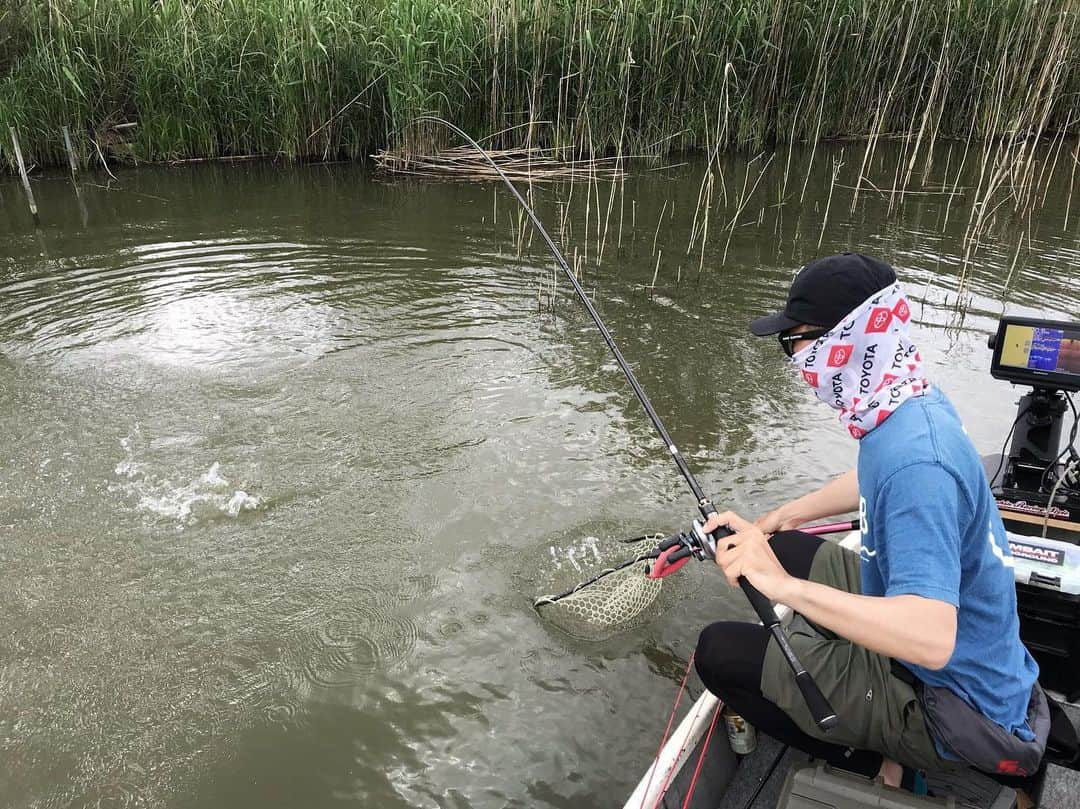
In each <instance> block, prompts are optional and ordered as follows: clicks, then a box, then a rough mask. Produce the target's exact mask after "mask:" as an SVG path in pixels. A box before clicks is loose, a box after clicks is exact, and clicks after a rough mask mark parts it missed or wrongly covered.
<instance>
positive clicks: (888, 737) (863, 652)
mask: <svg viewBox="0 0 1080 809" xmlns="http://www.w3.org/2000/svg"><path fill="white" fill-rule="evenodd" d="M809 578H810V580H811V581H814V582H818V583H820V584H825V585H828V586H829V587H835V588H837V589H838V590H846V591H847V592H849V593H861V592H862V588H861V586H860V574H859V555H858V554H857V553H855V552H853V551H849V550H847V549H845V548H842V547H840V546H839V545H836V544H834V543H831V542H826V543H824V544H823V545H822V546H821V547H820V548H819V549H818V551H817V553H816V554H815V555H814V559H813V562H812V564H811V567H810V576H809ZM788 637H789V639H790V641H791V647H792V648H793V649H794V650H795V655H796V657H798V659H799V661H800V662H801V663H802V664H803V666H804V667H805V668H806V670H807V671H808V672H809V673H810V674H811V676H813V678H814V681H815V682H816V683H817V684H818V687H819V688H820V689H821V692H822V693H823V694H824V695H825V698H826V699H827V700H828V701H829V704H830V705H832V707H833V710H834V711H835V712H836V715H837V717H838V719H839V724H838V725H837V726H836V727H835V728H833V729H832V730H830V731H828V732H827V733H826V732H825V731H822V730H821V729H820V728H818V726H817V724H816V723H815V722H814V720H813V718H812V717H811V716H810V711H809V710H808V709H807V707H806V702H805V701H804V700H803V697H802V694H801V693H800V691H799V687H798V686H797V685H796V683H795V678H794V676H792V672H791V667H790V666H788V664H787V661H786V660H785V659H784V656H783V653H782V652H781V651H780V647H779V646H778V645H777V643H776V641H775V640H770V641H769V646H768V649H767V651H766V653H765V661H764V664H763V666H762V671H761V693H762V694H763V695H764V696H765V697H766V698H767V699H769V700H771V701H772V702H773V703H775V704H776V705H777V706H778V707H779V708H780V709H781V710H783V711H784V713H786V714H787V715H788V716H789V717H791V719H792V721H793V722H795V724H796V725H798V726H799V728H800V729H801V730H802V731H803V732H805V733H807V734H808V735H810V736H813V737H814V738H817V739H822V740H823V741H827V742H831V743H833V744H840V745H846V746H848V747H855V748H859V749H863V750H873V751H876V752H879V753H882V754H884V755H885V756H887V757H888V758H891V759H893V760H895V761H899V762H900V763H901V764H906V765H908V766H910V767H915V768H918V769H923V770H926V769H933V770H940V769H945V768H950V767H951V763H950V762H947V761H945V760H943V759H942V758H941V757H940V756H938V754H937V750H936V748H935V747H934V742H933V740H932V739H931V738H930V734H929V731H928V730H927V728H926V720H925V719H924V717H923V709H922V705H921V704H920V703H919V699H918V697H917V696H916V694H915V689H914V688H913V687H912V686H911V685H909V684H908V683H907V682H905V681H904V680H902V679H900V678H899V677H897V676H895V675H894V674H893V672H892V659H891V658H889V657H887V656H885V655H880V654H878V653H876V652H871V651H870V650H869V649H865V648H863V647H862V646H858V645H857V644H854V643H852V642H851V641H849V640H845V639H844V638H841V637H838V636H836V635H835V634H833V633H831V632H829V631H828V630H825V629H822V628H821V627H818V626H815V625H812V624H810V622H808V621H807V620H806V619H804V618H803V617H802V616H800V615H798V614H796V615H795V616H794V617H793V619H792V621H791V624H790V625H789V627H788Z"/></svg>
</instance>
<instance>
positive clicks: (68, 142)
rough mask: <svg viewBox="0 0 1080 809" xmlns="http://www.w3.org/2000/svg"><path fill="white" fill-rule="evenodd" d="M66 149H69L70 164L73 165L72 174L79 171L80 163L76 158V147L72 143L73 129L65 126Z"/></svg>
mask: <svg viewBox="0 0 1080 809" xmlns="http://www.w3.org/2000/svg"><path fill="white" fill-rule="evenodd" d="M64 149H66V150H67V156H68V165H69V166H70V167H71V176H72V177H74V176H75V175H76V174H78V173H79V164H78V163H77V162H76V160H75V147H73V146H72V145H71V130H70V129H69V128H68V127H66V126H65V127H64Z"/></svg>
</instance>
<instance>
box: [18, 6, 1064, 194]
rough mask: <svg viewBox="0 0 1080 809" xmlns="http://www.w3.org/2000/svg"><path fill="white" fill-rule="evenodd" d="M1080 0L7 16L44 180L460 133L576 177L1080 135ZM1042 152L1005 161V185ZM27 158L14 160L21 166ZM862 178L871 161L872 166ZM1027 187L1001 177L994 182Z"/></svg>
mask: <svg viewBox="0 0 1080 809" xmlns="http://www.w3.org/2000/svg"><path fill="white" fill-rule="evenodd" d="M1077 19H1078V11H1077V6H1076V3H1075V0H1041V1H1040V2H1035V0H947V2H939V0H813V2H811V0H744V2H739V3H718V2H715V0H366V2H357V1H356V0H6V2H4V3H2V4H0V131H4V132H6V131H7V127H8V126H15V127H17V129H18V131H19V132H20V137H21V139H22V142H23V148H24V150H25V151H26V152H27V153H28V154H29V155H30V156H31V158H32V160H34V161H35V162H36V163H37V164H57V165H61V164H63V163H64V162H65V160H66V157H65V153H64V150H63V142H62V139H61V135H60V133H61V129H62V127H63V126H65V125H69V126H70V127H71V128H72V132H73V133H74V134H75V135H76V138H75V140H76V146H77V149H78V151H79V152H80V155H81V156H82V158H83V159H84V160H86V159H91V158H92V159H95V160H105V159H106V158H107V159H110V160H111V159H126V160H133V161H142V160H147V161H163V160H177V159H191V158H212V157H218V156H230V155H232V156H237V155H251V154H266V155H284V156H287V157H289V158H297V159H337V158H357V157H363V156H366V155H368V154H370V153H372V152H373V151H375V150H377V149H380V148H391V149H394V150H397V151H398V152H400V153H402V154H406V155H407V154H413V153H421V154H432V153H434V152H437V151H438V150H439V149H441V148H444V147H446V146H450V145H454V144H453V143H452V141H451V140H450V139H448V138H447V136H446V134H445V133H440V132H437V131H434V130H416V129H415V128H411V127H409V126H407V124H408V123H409V122H410V121H411V120H413V119H414V118H416V117H417V116H418V115H420V114H422V113H436V114H439V115H441V116H444V117H447V118H449V119H451V120H453V121H454V122H455V123H457V124H458V125H460V126H462V127H463V128H466V129H468V130H469V131H471V132H472V133H473V134H474V136H477V137H480V136H484V135H494V137H493V139H492V140H491V141H490V142H491V143H492V145H493V147H494V148H504V149H506V148H525V149H532V148H543V149H547V150H551V153H552V154H553V155H555V156H556V157H558V158H567V159H573V158H577V157H581V156H582V155H586V156H588V157H594V156H596V155H611V154H628V153H635V154H649V155H660V154H665V153H669V152H673V151H679V150H685V149H710V150H716V149H730V148H737V149H742V150H745V151H747V152H750V153H756V152H758V151H760V150H761V149H762V148H765V147H769V146H774V145H776V144H781V143H787V142H795V141H818V140H820V139H823V138H863V139H866V141H867V148H866V152H865V154H864V156H863V157H862V158H861V159H862V161H863V162H869V161H870V160H872V157H873V150H874V148H875V144H876V143H877V142H878V141H879V140H880V139H881V138H885V137H896V136H901V137H904V138H905V139H906V142H907V143H909V144H910V145H909V148H908V155H907V160H906V161H905V162H904V165H903V170H902V171H899V176H898V178H897V182H896V183H894V184H895V185H903V184H904V182H905V180H906V179H907V178H909V177H910V176H911V175H912V174H917V173H919V172H922V173H924V174H925V173H927V172H928V171H929V169H930V166H929V165H928V161H929V159H930V158H929V155H930V154H932V151H933V150H932V149H931V148H930V147H931V146H932V145H933V144H934V143H935V142H936V141H938V140H940V139H943V138H949V139H953V138H957V139H961V140H964V141H965V142H981V141H986V140H988V139H995V138H999V139H1001V140H1002V142H1004V143H1007V144H1015V143H1016V142H1018V141H1019V142H1028V141H1030V140H1031V139H1032V138H1039V137H1054V136H1057V135H1058V134H1065V133H1067V134H1076V133H1077V131H1078V126H1080V123H1078V122H1080V30H1078V29H1080V26H1078V24H1077ZM1024 149H1026V147H1019V146H1015V145H1006V146H1002V147H1001V148H1000V149H999V151H998V153H997V157H994V156H990V157H988V158H987V163H988V166H989V168H988V171H987V174H986V176H985V178H984V182H985V183H986V185H987V187H989V186H990V185H991V184H993V185H994V186H995V187H997V186H1000V185H1002V183H1003V182H1004V178H1005V176H1006V175H1008V174H1009V173H1010V172H1012V171H1014V170H1015V167H1016V166H1018V165H1021V166H1022V165H1024V164H1025V163H1030V159H1029V157H1028V156H1027V155H1028V153H1027V152H1026V151H1024ZM12 159H13V156H12V154H11V152H10V149H9V147H8V146H7V145H5V144H3V143H0V160H3V161H4V162H5V163H7V164H8V165H9V166H10V165H11V164H12ZM852 159H853V160H854V159H856V158H855V157H854V155H853V156H852ZM995 165H998V166H1000V167H1005V166H1008V167H1010V168H1000V170H995V169H994V166H995Z"/></svg>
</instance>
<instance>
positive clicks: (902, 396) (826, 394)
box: [791, 283, 930, 438]
mask: <svg viewBox="0 0 1080 809" xmlns="http://www.w3.org/2000/svg"><path fill="white" fill-rule="evenodd" d="M909 320H911V309H910V308H909V307H908V302H907V299H906V298H905V297H904V294H903V292H902V291H901V289H900V284H899V283H895V284H893V285H892V286H889V287H886V288H885V289H883V290H881V291H879V292H875V293H874V294H873V295H872V296H871V297H870V298H868V299H867V300H865V301H864V302H863V303H862V304H861V305H860V306H859V307H858V308H856V309H855V310H854V311H853V312H852V313H851V314H850V315H848V316H847V317H846V318H844V319H843V320H841V321H840V323H838V324H837V325H836V326H835V327H834V328H833V329H832V331H830V332H829V333H828V334H825V335H823V336H821V337H819V338H818V339H817V340H816V341H814V343H813V344H812V345H809V346H807V347H806V348H804V349H803V350H802V351H799V352H797V353H796V354H795V355H794V356H793V357H792V358H791V360H792V362H794V363H795V365H796V366H797V367H798V368H799V369H800V370H801V371H802V375H803V379H805V380H806V382H807V383H808V384H809V385H810V387H811V388H813V389H814V394H815V395H816V396H817V397H818V398H819V399H821V401H823V402H825V404H827V405H828V406H829V407H831V408H834V409H835V410H839V411H840V421H841V423H843V424H844V425H845V426H846V427H847V429H848V432H849V433H851V435H852V436H853V437H855V438H862V437H863V436H865V435H866V434H867V433H868V432H870V431H871V430H873V429H874V428H875V427H877V426H878V425H879V424H881V423H882V422H883V421H885V419H887V418H888V417H889V415H890V414H891V413H892V412H893V411H894V410H896V408H898V407H899V406H900V405H902V404H903V403H904V402H906V401H907V400H908V399H910V398H911V397H912V396H921V395H922V394H923V393H924V392H925V391H926V390H927V389H928V388H929V387H930V383H929V382H927V381H926V379H925V377H923V370H922V358H921V357H920V356H919V351H918V349H917V348H916V347H915V344H914V343H912V342H911V338H910V337H909V336H908V321H909Z"/></svg>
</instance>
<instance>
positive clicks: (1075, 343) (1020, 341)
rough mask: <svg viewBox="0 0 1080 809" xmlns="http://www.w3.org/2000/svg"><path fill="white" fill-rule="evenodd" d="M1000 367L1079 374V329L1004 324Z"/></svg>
mask: <svg viewBox="0 0 1080 809" xmlns="http://www.w3.org/2000/svg"><path fill="white" fill-rule="evenodd" d="M1000 363H1001V365H1002V366H1006V367H1010V368H1018V369H1025V370H1029V371H1042V372H1045V373H1057V374H1068V375H1070V376H1078V377H1080V329H1077V330H1073V329H1062V328H1053V327H1039V326H1022V325H1020V324H1018V323H1009V324H1008V325H1007V326H1006V327H1005V335H1004V344H1003V345H1002V347H1001V360H1000Z"/></svg>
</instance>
